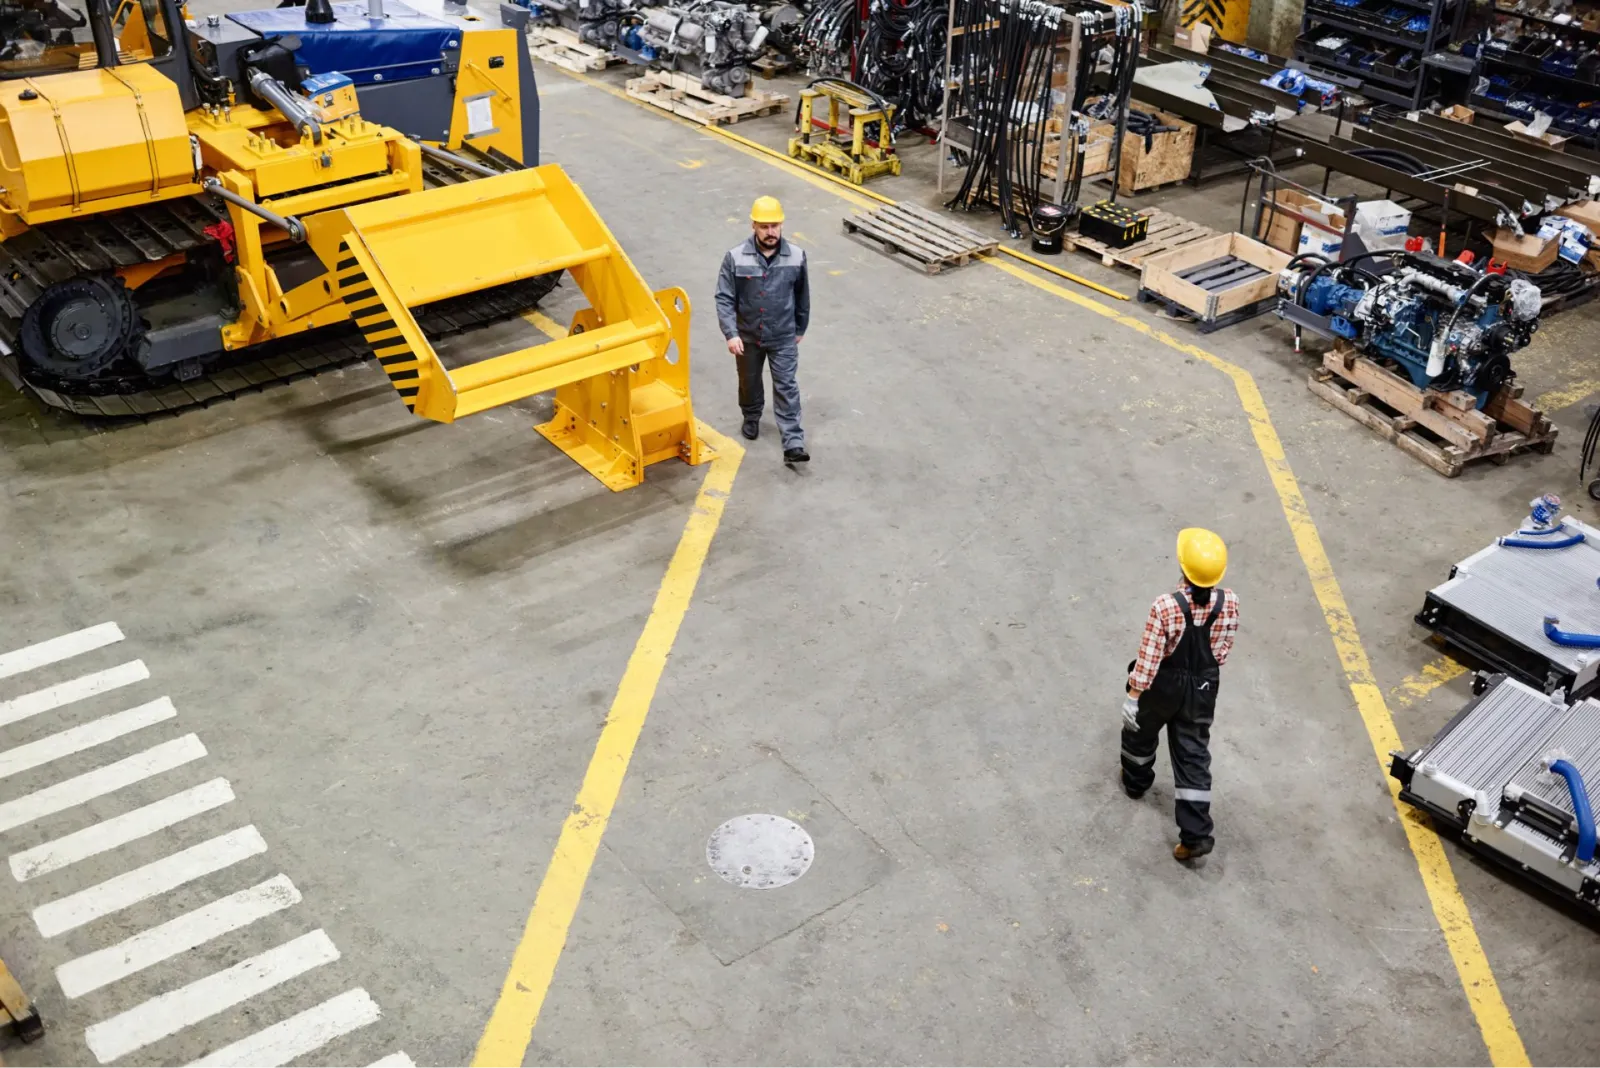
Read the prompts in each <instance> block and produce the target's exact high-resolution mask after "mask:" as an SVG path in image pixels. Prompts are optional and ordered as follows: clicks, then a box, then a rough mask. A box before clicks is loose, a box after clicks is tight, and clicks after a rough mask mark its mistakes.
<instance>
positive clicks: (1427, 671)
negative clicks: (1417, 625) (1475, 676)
mask: <svg viewBox="0 0 1600 1068" xmlns="http://www.w3.org/2000/svg"><path fill="white" fill-rule="evenodd" d="M1466 673H1467V669H1466V667H1465V666H1463V665H1462V664H1460V663H1458V662H1456V661H1455V660H1452V659H1451V658H1450V657H1448V656H1441V657H1439V659H1437V660H1434V661H1432V662H1431V663H1427V664H1424V665H1422V670H1421V671H1419V672H1417V673H1416V674H1415V675H1409V676H1407V677H1406V678H1405V679H1402V680H1401V682H1400V685H1398V686H1396V687H1395V688H1394V689H1392V690H1390V691H1389V698H1390V700H1392V701H1393V702H1394V703H1395V704H1396V705H1398V706H1399V707H1401V708H1404V707H1406V706H1407V705H1414V704H1416V703H1417V702H1418V701H1420V700H1422V699H1423V698H1424V697H1426V696H1428V695H1429V694H1430V693H1432V692H1433V691H1435V690H1437V689H1438V688H1439V687H1441V686H1443V685H1444V684H1445V683H1447V682H1449V681H1450V680H1451V679H1459V678H1460V677H1461V676H1463V675H1465V674H1466Z"/></svg>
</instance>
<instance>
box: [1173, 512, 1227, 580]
mask: <svg viewBox="0 0 1600 1068" xmlns="http://www.w3.org/2000/svg"><path fill="white" fill-rule="evenodd" d="M1178 566H1179V567H1181V568H1183V577H1184V578H1186V579H1188V580H1189V581H1190V582H1192V583H1194V584H1195V585H1196V586H1200V587H1210V586H1215V585H1216V584H1217V583H1219V582H1221V581H1222V576H1223V574H1224V573H1225V572H1226V571H1227V570H1228V547H1227V546H1226V545H1224V544H1222V539H1221V538H1219V537H1217V536H1216V535H1215V534H1213V533H1212V532H1211V531H1209V530H1205V529H1202V528H1201V527H1185V528H1184V529H1182V530H1180V531H1178Z"/></svg>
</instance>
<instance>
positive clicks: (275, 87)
mask: <svg viewBox="0 0 1600 1068" xmlns="http://www.w3.org/2000/svg"><path fill="white" fill-rule="evenodd" d="M250 91H251V92H253V93H255V94H256V95H257V96H259V97H260V98H261V99H263V100H265V101H267V103H269V104H271V105H272V106H273V107H275V108H277V109H278V110H279V111H281V112H283V117H284V118H286V119H288V120H289V121H290V122H292V123H294V125H295V128H296V129H298V130H299V131H300V132H301V133H310V134H311V142H312V144H317V145H320V144H322V124H321V123H320V122H318V121H317V119H316V116H315V115H313V114H312V113H311V108H310V105H309V104H307V103H306V102H305V101H303V100H301V99H300V98H299V97H297V96H295V95H294V94H293V93H291V92H289V90H288V89H287V88H286V87H285V86H284V84H283V83H282V82H280V81H279V80H278V79H276V78H274V77H273V76H272V75H270V74H268V73H266V72H265V71H260V70H252V71H251V72H250Z"/></svg>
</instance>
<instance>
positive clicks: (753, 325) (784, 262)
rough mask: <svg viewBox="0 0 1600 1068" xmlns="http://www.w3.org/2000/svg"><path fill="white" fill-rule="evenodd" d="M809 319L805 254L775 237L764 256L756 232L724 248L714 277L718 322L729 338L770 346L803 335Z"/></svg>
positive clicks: (809, 299) (809, 282)
mask: <svg viewBox="0 0 1600 1068" xmlns="http://www.w3.org/2000/svg"><path fill="white" fill-rule="evenodd" d="M810 321H811V279H810V277H809V276H808V274H807V271H806V254H805V253H804V252H802V251H801V250H800V249H797V248H795V247H794V246H793V245H791V244H789V242H788V240H787V239H786V238H780V239H779V241H778V251H777V252H776V253H774V254H773V257H772V259H771V260H768V259H767V258H766V257H765V256H763V255H762V254H761V250H760V249H758V248H756V239H755V236H754V235H751V236H750V237H747V238H745V240H744V241H743V242H741V243H740V244H738V245H735V246H734V247H733V248H731V249H729V250H728V254H727V255H725V256H723V257H722V270H721V272H719V273H718V275H717V323H718V325H720V326H721V327H722V336H723V337H725V338H727V339H728V340H730V341H731V340H733V338H734V337H736V336H737V337H742V338H745V339H746V340H748V341H754V342H756V343H757V344H760V345H769V344H774V343H778V342H784V341H789V340H792V339H793V338H794V337H796V336H797V335H799V336H803V335H804V334H805V332H806V324H807V323H809V322H810Z"/></svg>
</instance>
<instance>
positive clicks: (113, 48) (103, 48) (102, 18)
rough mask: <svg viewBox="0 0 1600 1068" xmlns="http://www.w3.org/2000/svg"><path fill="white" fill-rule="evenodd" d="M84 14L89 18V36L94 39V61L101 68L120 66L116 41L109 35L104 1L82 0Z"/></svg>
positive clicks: (109, 22) (109, 26)
mask: <svg viewBox="0 0 1600 1068" xmlns="http://www.w3.org/2000/svg"><path fill="white" fill-rule="evenodd" d="M83 8H84V13H85V14H86V15H88V17H89V34H90V36H91V37H93V38H94V54H95V59H96V60H97V61H98V62H99V65H100V66H102V67H116V66H120V65H121V64H122V57H121V56H119V55H117V39H116V38H115V37H114V36H112V33H111V15H110V13H109V12H107V11H106V0H84V5H83Z"/></svg>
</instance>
